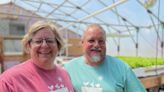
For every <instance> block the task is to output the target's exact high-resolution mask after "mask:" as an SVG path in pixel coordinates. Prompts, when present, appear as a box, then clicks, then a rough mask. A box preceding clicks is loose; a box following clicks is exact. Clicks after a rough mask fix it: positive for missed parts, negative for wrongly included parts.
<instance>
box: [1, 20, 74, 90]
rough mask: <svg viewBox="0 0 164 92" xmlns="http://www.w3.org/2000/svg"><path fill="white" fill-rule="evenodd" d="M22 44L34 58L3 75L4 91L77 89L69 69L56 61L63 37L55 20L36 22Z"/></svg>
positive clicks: (2, 86) (2, 84)
mask: <svg viewBox="0 0 164 92" xmlns="http://www.w3.org/2000/svg"><path fill="white" fill-rule="evenodd" d="M22 43H23V47H24V48H25V50H26V52H27V53H29V54H30V56H31V58H30V59H29V60H27V61H25V62H24V63H22V64H19V65H16V66H14V67H13V68H11V69H9V70H7V71H5V72H4V73H3V74H2V75H1V76H0V92H27V90H28V92H52V91H53V92H54V91H55V92H74V91H73V88H72V85H71V81H70V79H69V76H68V74H67V72H66V71H65V70H64V69H63V68H61V67H59V66H57V65H55V64H54V61H55V58H56V55H57V54H58V52H59V51H60V49H61V48H62V46H63V40H62V38H61V37H60V35H59V33H58V32H57V28H56V26H55V25H54V23H53V22H50V21H38V22H36V23H35V24H33V25H32V26H31V28H30V29H29V31H28V32H27V34H26V35H25V36H24V38H23V40H22Z"/></svg>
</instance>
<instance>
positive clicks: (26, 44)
mask: <svg viewBox="0 0 164 92" xmlns="http://www.w3.org/2000/svg"><path fill="white" fill-rule="evenodd" d="M43 28H48V29H50V30H51V31H52V32H53V33H54V35H55V39H56V41H57V45H58V50H59V51H60V50H61V48H62V47H63V45H64V42H63V39H62V38H61V36H60V35H59V33H58V28H57V27H56V26H55V24H54V23H53V22H51V21H47V20H43V21H37V22H35V23H34V24H33V25H32V26H31V27H30V28H29V30H28V32H27V33H26V34H25V36H24V37H23V39H22V45H23V48H24V50H25V51H26V52H27V53H28V52H29V45H30V41H31V40H32V38H33V36H34V35H35V34H36V33H37V32H38V31H39V30H41V29H43Z"/></svg>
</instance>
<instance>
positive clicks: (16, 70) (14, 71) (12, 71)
mask: <svg viewBox="0 0 164 92" xmlns="http://www.w3.org/2000/svg"><path fill="white" fill-rule="evenodd" d="M28 63H29V62H27V61H26V62H23V63H20V64H18V65H15V66H13V67H11V68H9V69H7V70H6V71H4V72H3V73H2V74H1V75H0V80H1V79H8V78H17V77H18V76H19V75H20V74H21V73H25V71H26V69H28V68H29V67H28Z"/></svg>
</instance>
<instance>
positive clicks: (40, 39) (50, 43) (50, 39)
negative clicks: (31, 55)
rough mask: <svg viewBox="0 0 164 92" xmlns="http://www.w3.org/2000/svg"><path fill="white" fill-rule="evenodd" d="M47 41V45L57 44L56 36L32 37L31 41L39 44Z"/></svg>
mask: <svg viewBox="0 0 164 92" xmlns="http://www.w3.org/2000/svg"><path fill="white" fill-rule="evenodd" d="M44 42H45V43H46V44H47V45H53V44H57V40H56V39H55V38H37V39H35V40H34V39H31V40H30V41H29V43H34V44H36V45H38V46H40V45H42V44H43V43H44Z"/></svg>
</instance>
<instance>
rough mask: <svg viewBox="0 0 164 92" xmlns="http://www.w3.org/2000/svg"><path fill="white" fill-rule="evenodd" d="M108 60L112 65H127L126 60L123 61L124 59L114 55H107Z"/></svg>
mask: <svg viewBox="0 0 164 92" xmlns="http://www.w3.org/2000/svg"><path fill="white" fill-rule="evenodd" d="M106 61H107V62H109V63H110V64H111V65H112V64H115V65H119V66H120V65H121V66H127V64H126V63H125V62H124V61H122V60H120V59H119V58H117V57H114V56H109V55H107V56H106Z"/></svg>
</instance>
